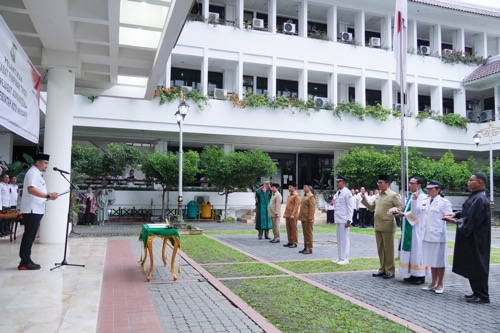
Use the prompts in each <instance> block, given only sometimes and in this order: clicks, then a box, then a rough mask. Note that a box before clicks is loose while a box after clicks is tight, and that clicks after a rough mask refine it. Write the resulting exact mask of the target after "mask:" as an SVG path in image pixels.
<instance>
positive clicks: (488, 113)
mask: <svg viewBox="0 0 500 333" xmlns="http://www.w3.org/2000/svg"><path fill="white" fill-rule="evenodd" d="M479 119H480V121H481V122H483V121H490V120H493V110H484V111H480V114H479Z"/></svg>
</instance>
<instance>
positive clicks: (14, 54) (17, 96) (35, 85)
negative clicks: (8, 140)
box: [0, 16, 40, 143]
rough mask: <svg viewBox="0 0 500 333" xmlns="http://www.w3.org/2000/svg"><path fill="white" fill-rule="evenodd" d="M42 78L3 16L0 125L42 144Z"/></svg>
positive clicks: (1, 24)
mask: <svg viewBox="0 0 500 333" xmlns="http://www.w3.org/2000/svg"><path fill="white" fill-rule="evenodd" d="M39 102H40V75H39V74H38V71H37V70H36V69H35V67H34V66H33V64H32V63H31V62H30V60H29V58H28V56H27V55H26V53H24V50H23V49H22V47H21V45H20V44H19V43H18V42H17V40H16V38H15V37H14V35H13V34H12V32H11V31H10V29H9V27H8V26H7V24H6V23H5V21H4V20H3V18H2V16H0V125H2V126H3V127H5V128H7V129H9V130H11V131H12V132H14V133H16V134H18V135H20V136H22V137H23V138H25V139H27V140H29V141H31V142H33V143H38V136H39V128H40V111H39Z"/></svg>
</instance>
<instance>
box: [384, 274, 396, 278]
mask: <svg viewBox="0 0 500 333" xmlns="http://www.w3.org/2000/svg"><path fill="white" fill-rule="evenodd" d="M395 277H396V276H395V275H394V274H384V275H383V276H382V278H384V279H394V278H395Z"/></svg>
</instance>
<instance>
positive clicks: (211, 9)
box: [208, 5, 226, 19]
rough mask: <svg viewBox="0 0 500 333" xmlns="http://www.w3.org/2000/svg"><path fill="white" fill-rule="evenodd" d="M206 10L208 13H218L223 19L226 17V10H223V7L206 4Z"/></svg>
mask: <svg viewBox="0 0 500 333" xmlns="http://www.w3.org/2000/svg"><path fill="white" fill-rule="evenodd" d="M208 11H209V12H210V13H219V19H225V18H226V11H225V9H224V7H220V6H214V5H209V6H208Z"/></svg>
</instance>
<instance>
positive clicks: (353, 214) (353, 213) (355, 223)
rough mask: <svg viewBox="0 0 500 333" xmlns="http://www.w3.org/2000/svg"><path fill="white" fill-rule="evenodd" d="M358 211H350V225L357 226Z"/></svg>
mask: <svg viewBox="0 0 500 333" xmlns="http://www.w3.org/2000/svg"><path fill="white" fill-rule="evenodd" d="M358 222H359V220H358V211H357V210H356V209H354V211H353V212H352V225H355V226H357V225H358Z"/></svg>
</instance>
